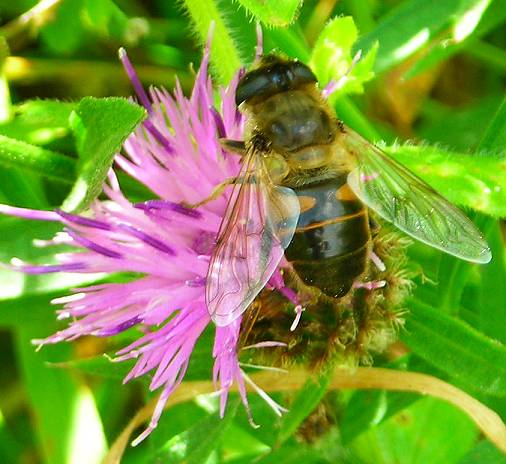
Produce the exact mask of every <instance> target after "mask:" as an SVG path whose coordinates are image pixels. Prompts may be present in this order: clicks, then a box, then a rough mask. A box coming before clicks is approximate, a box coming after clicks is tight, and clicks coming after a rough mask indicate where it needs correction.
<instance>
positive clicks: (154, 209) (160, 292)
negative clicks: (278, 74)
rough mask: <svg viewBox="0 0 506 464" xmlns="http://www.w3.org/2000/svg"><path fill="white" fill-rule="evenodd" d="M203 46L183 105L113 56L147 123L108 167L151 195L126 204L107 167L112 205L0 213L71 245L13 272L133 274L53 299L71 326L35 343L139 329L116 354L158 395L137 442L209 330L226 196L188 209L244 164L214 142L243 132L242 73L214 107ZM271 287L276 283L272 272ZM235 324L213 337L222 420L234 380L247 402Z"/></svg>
mask: <svg viewBox="0 0 506 464" xmlns="http://www.w3.org/2000/svg"><path fill="white" fill-rule="evenodd" d="M209 49H210V47H209V44H208V46H207V47H206V49H205V52H204V56H203V60H202V64H201V66H200V69H199V71H198V73H197V75H196V79H195V85H194V88H193V91H192V93H191V96H190V97H189V98H186V97H185V96H184V95H183V91H182V89H181V87H180V85H179V83H178V84H177V85H176V88H175V90H174V94H173V95H171V94H170V93H169V92H167V91H166V90H165V89H151V90H150V92H149V96H148V95H147V94H146V93H145V91H144V90H143V88H142V86H141V85H140V82H139V80H138V78H137V76H136V74H135V71H134V69H133V67H132V66H131V64H130V62H129V60H128V57H127V56H126V53H125V52H124V51H120V58H121V60H122V62H123V64H124V66H125V70H126V72H127V74H128V75H129V77H130V79H131V81H132V83H133V86H134V88H135V90H136V93H137V96H138V99H139V101H140V103H141V104H142V105H143V106H144V107H145V108H146V110H147V112H148V118H147V119H146V121H145V122H144V123H143V124H142V125H141V126H140V127H139V128H138V129H137V130H136V131H135V132H134V133H133V134H132V135H131V136H130V137H129V138H128V139H127V141H126V142H125V144H124V147H123V149H124V150H123V153H122V154H118V155H117V156H116V157H115V163H116V165H117V167H119V168H121V169H122V170H124V171H125V172H126V173H128V174H129V175H130V176H131V177H133V178H135V179H136V180H138V181H139V182H141V183H142V184H144V185H145V186H146V187H147V188H149V190H151V192H153V197H154V198H153V199H152V200H149V201H146V202H144V203H140V204H134V203H132V202H130V201H129V200H128V199H127V198H126V197H125V196H124V195H123V193H122V191H121V189H120V186H119V183H118V181H117V179H116V176H115V174H114V171H113V170H111V171H110V173H109V175H108V181H107V183H106V185H104V188H103V191H104V193H105V195H106V196H107V197H108V200H106V201H99V200H97V201H95V202H94V203H93V205H92V206H91V208H90V211H89V212H87V213H86V215H74V214H69V213H67V212H64V211H56V212H42V211H32V210H24V209H20V208H14V207H9V206H1V207H0V208H1V209H0V212H4V213H6V214H12V215H18V216H22V217H27V218H30V219H39V220H51V221H59V222H61V223H62V224H63V225H64V226H65V229H64V231H63V232H61V233H59V234H58V235H57V236H56V237H55V238H54V240H53V241H52V243H54V244H56V243H58V244H60V243H66V244H69V245H72V246H74V247H76V249H75V251H72V252H69V253H64V254H60V255H58V256H57V259H58V261H59V263H58V264H53V265H43V266H39V265H37V266H36V265H29V264H26V263H22V262H20V261H19V260H16V259H14V260H13V262H12V264H13V267H15V268H17V269H19V270H21V271H23V272H26V273H49V272H78V273H108V274H110V273H118V272H129V273H134V275H135V276H137V277H136V278H134V279H132V280H129V281H128V282H125V283H104V284H99V285H92V286H88V287H84V288H77V289H74V292H73V293H72V294H71V295H70V296H67V297H63V298H58V299H56V300H54V301H53V303H56V304H62V303H63V305H64V306H63V309H60V310H58V318H59V319H66V320H69V321H70V322H69V325H68V326H67V327H66V328H64V329H63V330H61V331H59V332H57V333H55V334H54V335H51V336H49V337H48V338H45V339H42V340H35V341H34V343H36V344H37V345H39V346H42V345H44V344H48V343H57V342H61V341H68V340H74V339H77V338H79V337H82V336H84V335H92V336H97V337H108V336H112V335H116V334H118V333H120V332H123V331H125V330H127V329H129V328H131V327H133V326H138V327H140V328H141V329H142V331H143V334H142V335H141V336H140V337H139V338H138V339H137V340H136V341H135V342H133V343H131V344H130V345H128V346H126V347H125V348H123V349H122V350H121V351H119V352H118V353H117V357H116V358H115V359H114V360H115V361H124V360H128V359H136V360H137V362H136V364H135V366H134V367H133V369H132V370H131V371H130V373H129V374H128V375H127V377H126V378H125V382H127V381H129V380H131V379H134V378H137V377H140V376H143V375H145V374H148V373H150V374H151V376H152V380H151V383H150V389H151V390H156V389H159V388H161V389H162V393H161V395H160V398H159V400H158V404H157V406H156V409H155V412H154V414H153V417H152V420H151V423H150V424H149V427H148V428H147V430H146V431H145V432H144V433H143V434H142V435H141V436H140V437H139V438H137V440H136V443H138V442H140V441H141V440H142V439H144V438H145V437H146V436H147V435H148V434H149V433H150V431H152V430H153V429H154V428H155V427H156V425H157V422H158V420H159V418H160V415H161V413H162V410H163V407H164V404H165V402H166V401H167V399H168V397H169V396H170V394H171V393H172V392H173V391H174V390H175V389H176V388H177V387H178V386H179V385H180V384H181V382H182V380H183V378H184V376H185V373H186V370H187V368H188V363H189V361H190V357H191V353H192V350H193V348H194V346H195V344H196V342H197V340H198V339H199V337H200V336H201V334H202V333H203V331H204V330H205V329H206V327H207V326H208V325H209V324H210V323H211V318H210V316H209V314H208V311H207V308H206V303H205V296H204V293H205V282H206V273H207V269H208V265H209V259H210V255H211V252H212V250H213V247H214V240H215V237H216V234H217V232H218V228H219V226H220V222H221V219H222V217H223V214H224V211H225V208H226V205H227V196H228V195H222V196H221V197H220V198H218V199H217V200H216V201H212V202H209V203H208V204H206V205H205V206H202V207H200V208H199V209H190V208H187V207H185V206H183V204H186V203H195V202H197V201H199V200H202V199H203V198H206V197H207V196H209V194H210V192H211V191H212V190H213V188H214V187H215V186H216V185H217V184H219V183H220V182H222V181H223V180H225V179H227V178H230V177H234V176H236V175H237V173H238V171H239V167H240V158H239V157H238V156H236V155H233V154H231V153H228V152H226V151H225V150H224V148H222V146H221V145H220V141H219V139H220V138H221V137H227V138H230V139H241V137H242V132H243V125H244V120H243V116H242V115H241V113H240V112H239V111H238V110H237V107H236V105H235V102H234V96H235V88H236V85H237V81H238V78H239V73H238V75H237V76H236V77H235V78H234V79H233V80H232V82H231V83H230V85H229V86H228V87H227V88H222V89H220V90H219V96H220V101H221V105H220V107H219V108H218V109H216V108H215V106H214V91H213V83H212V80H211V77H210V76H209V74H208V64H209ZM271 286H274V287H279V286H282V279H281V278H280V274H279V273H276V275H275V276H274V277H273V279H272V285H271ZM240 326H241V319H240V318H239V319H237V320H235V321H233V322H232V323H231V324H229V325H227V326H225V327H217V328H216V332H215V342H214V348H213V356H214V369H213V373H212V376H213V379H214V380H215V382H216V383H217V385H218V388H219V391H220V411H221V414H222V415H223V414H224V411H225V406H226V402H227V395H228V391H229V389H230V387H231V386H232V384H233V383H234V382H237V383H238V388H239V391H240V394H241V397H242V399H243V402H244V403H245V405H246V406H247V399H246V390H245V384H244V377H243V373H242V371H241V369H240V366H239V362H238V355H237V351H238V348H237V345H238V339H239V330H240Z"/></svg>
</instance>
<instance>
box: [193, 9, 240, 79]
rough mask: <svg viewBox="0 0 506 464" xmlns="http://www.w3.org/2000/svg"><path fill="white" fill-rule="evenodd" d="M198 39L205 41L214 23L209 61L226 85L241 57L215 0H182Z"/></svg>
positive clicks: (235, 70) (238, 65) (238, 66)
mask: <svg viewBox="0 0 506 464" xmlns="http://www.w3.org/2000/svg"><path fill="white" fill-rule="evenodd" d="M184 6H185V8H186V10H187V11H188V13H189V14H190V16H191V18H192V21H193V24H194V25H195V30H196V32H197V33H198V35H199V37H200V40H201V41H202V42H203V43H205V42H206V41H207V38H208V35H209V30H210V28H211V26H212V24H213V23H214V32H213V37H212V45H211V63H212V64H213V65H214V71H215V72H216V75H217V77H218V79H219V81H220V83H221V84H223V85H227V84H228V83H229V82H230V80H231V79H232V77H233V76H234V74H235V73H236V72H237V70H238V69H239V68H240V67H241V58H240V56H239V52H238V50H237V47H236V46H235V43H234V41H233V39H232V37H231V35H230V31H229V29H228V28H227V26H226V24H225V21H224V18H223V15H222V14H221V13H220V11H219V9H218V6H217V2H216V0H184Z"/></svg>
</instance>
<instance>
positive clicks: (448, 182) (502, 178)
mask: <svg viewBox="0 0 506 464" xmlns="http://www.w3.org/2000/svg"><path fill="white" fill-rule="evenodd" d="M386 151H387V152H388V153H389V154H390V155H392V156H393V157H394V158H396V159H397V160H398V161H400V162H401V163H402V164H403V165H405V166H406V167H408V168H409V169H410V170H411V171H413V172H415V173H416V174H417V175H418V176H420V177H421V178H422V179H423V180H425V181H426V182H427V183H429V184H430V185H431V186H432V187H434V188H435V189H436V190H437V191H438V192H440V193H441V194H442V195H444V196H445V197H446V198H447V199H448V200H450V201H451V202H452V203H455V204H456V205H459V206H465V207H467V208H471V209H474V210H476V211H479V212H482V213H485V214H488V215H491V216H495V217H506V158H499V157H495V156H470V155H463V154H459V153H452V152H449V151H446V150H443V149H440V148H438V147H431V146H418V147H417V146H409V145H394V146H391V147H386Z"/></svg>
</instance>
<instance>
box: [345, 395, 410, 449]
mask: <svg viewBox="0 0 506 464" xmlns="http://www.w3.org/2000/svg"><path fill="white" fill-rule="evenodd" d="M419 398H420V396H419V395H417V394H416V393H406V392H387V391H384V390H382V391H356V392H354V393H353V395H352V397H351V399H350V401H349V402H348V404H347V406H346V410H345V412H344V415H343V417H342V419H341V421H340V422H339V430H340V432H341V437H342V440H343V444H345V445H347V444H348V443H350V442H351V441H352V440H353V439H354V438H355V437H357V436H358V435H360V434H361V433H362V432H364V430H367V429H368V428H370V427H372V426H375V425H377V424H379V423H381V422H383V421H384V420H386V419H388V418H389V417H391V416H392V415H393V414H395V413H397V412H398V411H401V410H402V409H404V408H406V407H408V406H409V405H411V404H412V403H414V402H415V401H417V400H418V399H419Z"/></svg>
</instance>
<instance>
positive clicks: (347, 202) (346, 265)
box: [285, 175, 370, 298]
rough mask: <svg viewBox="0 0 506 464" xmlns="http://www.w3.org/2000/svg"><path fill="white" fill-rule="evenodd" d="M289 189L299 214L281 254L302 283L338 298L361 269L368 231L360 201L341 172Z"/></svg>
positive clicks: (363, 263)
mask: <svg viewBox="0 0 506 464" xmlns="http://www.w3.org/2000/svg"><path fill="white" fill-rule="evenodd" d="M294 190H295V192H296V193H297V196H298V197H299V202H300V204H301V215H300V218H299V223H298V225H297V230H296V232H295V235H294V237H293V240H292V242H291V243H290V246H289V247H288V248H287V249H286V251H285V256H286V257H287V259H288V260H289V261H290V262H291V263H292V265H293V267H294V269H295V270H296V271H297V273H298V275H299V277H300V278H301V279H302V280H303V281H304V282H305V283H306V284H307V285H312V286H315V287H317V288H319V289H320V290H321V291H322V292H323V293H325V294H326V295H328V296H331V297H334V298H340V297H342V296H344V295H346V294H347V293H348V291H349V290H350V288H351V286H352V284H353V281H354V280H355V279H356V278H357V277H358V276H360V275H361V274H362V273H363V272H364V271H365V268H366V262H367V261H366V260H367V252H368V243H369V240H370V231H369V222H368V217H367V211H366V209H365V206H364V205H363V204H362V203H361V202H360V201H359V200H358V199H357V198H356V197H355V195H354V194H353V192H352V191H351V190H350V188H349V187H348V185H347V184H346V176H344V175H343V176H341V177H338V178H335V179H327V180H324V181H321V182H318V183H314V184H310V185H305V186H302V187H299V188H295V189H294Z"/></svg>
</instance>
